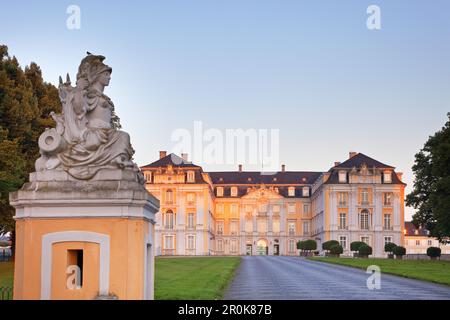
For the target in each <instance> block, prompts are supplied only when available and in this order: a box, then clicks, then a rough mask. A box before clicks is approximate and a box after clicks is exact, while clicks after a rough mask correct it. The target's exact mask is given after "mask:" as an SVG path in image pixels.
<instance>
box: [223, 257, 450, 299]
mask: <svg viewBox="0 0 450 320" xmlns="http://www.w3.org/2000/svg"><path fill="white" fill-rule="evenodd" d="M381 271H383V270H381ZM369 276H370V274H367V273H366V272H365V271H364V270H359V269H355V268H350V267H345V266H339V265H333V264H328V263H323V262H317V261H310V260H306V259H303V258H299V257H275V256H245V257H243V261H242V263H241V265H240V266H239V268H238V270H237V274H236V277H235V278H234V280H233V282H232V283H231V285H230V287H229V289H228V291H227V293H226V294H225V299H227V300H231V299H237V300H243V299H250V300H253V299H255V300H297V299H320V300H322V299H340V300H347V299H358V300H360V299H387V300H392V299H402V300H413V299H414V300H416V299H450V287H448V286H443V285H437V284H433V283H428V282H424V281H418V280H412V279H406V278H402V277H397V276H392V275H387V274H382V275H381V289H380V290H369V289H367V285H366V283H367V278H368V277H369Z"/></svg>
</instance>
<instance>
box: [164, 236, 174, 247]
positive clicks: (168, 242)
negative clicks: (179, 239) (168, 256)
mask: <svg viewBox="0 0 450 320" xmlns="http://www.w3.org/2000/svg"><path fill="white" fill-rule="evenodd" d="M174 247H175V246H174V238H173V236H172V235H170V236H164V249H169V250H173V249H174Z"/></svg>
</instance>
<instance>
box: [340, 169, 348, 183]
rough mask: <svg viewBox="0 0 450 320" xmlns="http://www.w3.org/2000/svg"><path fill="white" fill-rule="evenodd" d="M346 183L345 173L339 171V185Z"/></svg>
mask: <svg viewBox="0 0 450 320" xmlns="http://www.w3.org/2000/svg"><path fill="white" fill-rule="evenodd" d="M346 182H347V172H345V171H339V183H346Z"/></svg>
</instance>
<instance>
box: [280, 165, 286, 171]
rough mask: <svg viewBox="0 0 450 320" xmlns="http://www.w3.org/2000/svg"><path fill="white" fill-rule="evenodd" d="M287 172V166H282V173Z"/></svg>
mask: <svg viewBox="0 0 450 320" xmlns="http://www.w3.org/2000/svg"><path fill="white" fill-rule="evenodd" d="M285 171H286V165H285V164H282V165H281V172H285Z"/></svg>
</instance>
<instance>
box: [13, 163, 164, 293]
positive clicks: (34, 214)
mask: <svg viewBox="0 0 450 320" xmlns="http://www.w3.org/2000/svg"><path fill="white" fill-rule="evenodd" d="M132 173H133V174H132ZM96 177H97V178H96V179H92V180H89V181H79V180H75V179H73V178H71V177H70V176H69V175H68V174H66V173H65V172H63V171H56V170H55V171H53V172H51V173H49V172H47V174H45V175H41V174H40V173H33V174H31V175H30V182H28V183H26V184H25V185H24V186H23V187H22V189H20V190H19V191H17V192H14V193H11V194H10V203H11V205H13V206H14V207H15V208H16V215H15V217H14V218H15V219H16V262H15V277H14V299H95V298H96V297H98V296H116V297H117V298H118V299H152V298H153V278H154V276H153V274H154V273H153V271H154V254H153V244H154V224H155V214H156V212H158V211H159V201H158V200H157V199H156V198H155V197H154V196H152V195H151V194H150V193H148V192H147V190H146V189H145V187H144V186H143V185H142V184H140V183H139V182H138V181H137V179H136V175H135V174H134V172H133V171H132V170H130V171H127V170H123V171H122V170H112V171H111V170H109V169H105V170H101V171H99V172H98V175H97V176H96ZM100 178H101V179H100ZM103 178H105V179H106V180H103ZM80 257H82V258H80ZM79 264H81V267H80V268H81V269H79V270H82V271H81V272H82V283H81V288H76V287H71V286H70V285H69V282H70V279H69V277H70V276H71V272H72V271H71V270H74V269H73V267H74V266H78V265H79ZM71 268H72V269H71ZM73 272H75V271H73ZM73 279H75V278H73Z"/></svg>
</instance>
